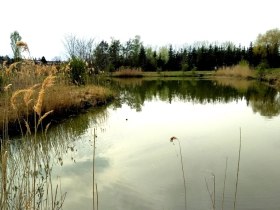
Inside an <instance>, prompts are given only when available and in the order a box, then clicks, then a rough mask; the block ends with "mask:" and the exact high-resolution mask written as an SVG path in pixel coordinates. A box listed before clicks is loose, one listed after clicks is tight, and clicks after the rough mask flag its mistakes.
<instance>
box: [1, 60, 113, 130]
mask: <svg viewBox="0 0 280 210" xmlns="http://www.w3.org/2000/svg"><path fill="white" fill-rule="evenodd" d="M68 71H69V69H68V68H58V67H57V66H41V65H35V64H34V63H33V62H32V61H23V62H18V63H14V64H12V65H10V66H9V67H8V66H4V67H3V70H2V71H1V74H2V75H1V77H2V78H3V81H4V84H8V85H6V86H5V87H4V88H3V92H2V94H1V95H0V98H1V100H0V122H1V124H2V125H3V126H0V130H5V129H7V128H4V127H5V126H4V124H5V125H6V127H7V126H8V127H9V126H13V125H16V124H18V123H19V122H20V123H21V124H23V123H24V121H23V120H24V119H28V118H30V117H32V116H34V115H38V116H39V117H41V116H44V114H45V113H47V112H49V111H52V112H51V113H49V114H52V118H57V117H65V116H67V115H68V114H72V113H78V112H79V111H81V110H82V109H85V108H88V107H91V106H95V105H99V104H104V103H106V102H108V101H109V100H111V99H112V98H113V93H112V91H110V90H109V89H107V88H104V87H100V86H95V85H86V86H75V85H73V84H71V83H70V82H69V76H68V75H69V74H68ZM49 114H48V115H49ZM45 117H46V116H45ZM32 126H34V125H32ZM24 127H25V126H24Z"/></svg>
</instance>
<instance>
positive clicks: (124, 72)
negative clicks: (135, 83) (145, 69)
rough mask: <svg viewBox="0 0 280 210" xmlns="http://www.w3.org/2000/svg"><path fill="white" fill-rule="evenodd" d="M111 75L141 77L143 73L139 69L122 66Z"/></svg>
mask: <svg viewBox="0 0 280 210" xmlns="http://www.w3.org/2000/svg"><path fill="white" fill-rule="evenodd" d="M113 76H116V77H142V76H143V73H142V70H141V69H129V68H124V69H120V70H118V71H116V72H115V73H114V74H113Z"/></svg>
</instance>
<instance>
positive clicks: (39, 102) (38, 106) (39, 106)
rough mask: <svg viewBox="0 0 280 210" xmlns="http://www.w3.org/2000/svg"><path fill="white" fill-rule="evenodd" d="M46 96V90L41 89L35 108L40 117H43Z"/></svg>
mask: <svg viewBox="0 0 280 210" xmlns="http://www.w3.org/2000/svg"><path fill="white" fill-rule="evenodd" d="M44 95H45V89H43V88H41V90H40V91H39V95H38V98H37V102H36V104H35V106H34V111H35V112H36V113H37V115H38V116H41V112H42V105H43V100H44Z"/></svg>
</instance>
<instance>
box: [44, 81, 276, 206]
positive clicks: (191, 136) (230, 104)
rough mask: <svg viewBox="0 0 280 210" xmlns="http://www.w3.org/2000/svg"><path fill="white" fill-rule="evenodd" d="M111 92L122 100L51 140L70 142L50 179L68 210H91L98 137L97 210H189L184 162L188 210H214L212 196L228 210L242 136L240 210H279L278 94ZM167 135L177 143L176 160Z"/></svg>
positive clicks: (224, 88)
mask: <svg viewBox="0 0 280 210" xmlns="http://www.w3.org/2000/svg"><path fill="white" fill-rule="evenodd" d="M107 85H110V86H111V87H113V88H114V89H115V90H118V91H119V92H120V99H119V100H117V101H116V102H115V103H114V104H111V105H110V106H109V107H104V108H102V109H99V110H95V109H94V110H91V111H89V112H88V113H86V114H82V115H80V116H78V117H74V118H72V119H71V120H69V121H66V122H65V123H63V124H62V125H60V126H58V127H57V128H53V129H51V133H50V134H49V135H50V136H56V137H57V136H58V135H61V138H62V139H67V140H65V141H66V142H67V143H65V144H66V145H67V146H65V147H63V148H66V149H65V152H63V153H62V154H61V156H62V157H60V158H61V159H62V161H57V162H58V165H57V166H56V167H55V168H54V172H53V174H54V176H59V177H60V181H61V187H62V189H63V191H65V192H67V197H66V200H65V203H64V209H68V210H71V209H73V210H74V209H75V210H76V209H92V208H93V199H92V197H93V146H92V145H93V139H94V137H93V133H94V129H96V135H97V138H96V154H95V155H96V157H95V183H97V187H98V202H99V209H105V210H109V209H113V210H123V209H126V210H129V209H131V210H132V209H133V210H137V209H139V210H140V209H141V210H143V209H151V210H158V209H174V210H179V209H185V199H184V198H185V191H184V181H183V176H182V165H181V162H180V155H182V157H183V167H184V172H185V178H186V196H187V207H188V209H190V210H196V209H197V210H201V209H211V208H212V205H213V203H212V201H211V196H210V195H209V194H212V198H213V197H214V187H215V205H216V209H221V206H222V200H223V192H224V209H233V203H234V195H235V190H236V189H235V186H236V173H237V161H238V152H239V143H240V135H241V140H242V141H241V142H242V147H241V156H240V157H241V159H240V160H241V161H240V171H239V182H238V189H237V200H236V203H237V204H236V205H237V208H236V209H239V210H248V209H254V210H256V209H260V210H267V209H270V210H273V209H279V208H280V199H279V197H280V182H279V177H280V168H279V162H280V155H279V154H280V139H279V137H280V135H279V125H280V120H279V113H280V101H279V93H278V92H277V91H276V90H274V89H272V88H270V87H267V86H263V85H260V84H256V83H253V82H248V81H246V82H240V81H227V80H219V81H210V80H178V79H176V80H141V79H137V80H117V81H110V84H108V82H107ZM240 130H241V133H240ZM172 136H176V137H177V138H178V139H179V141H180V145H181V149H182V151H181V154H180V148H179V144H178V142H177V141H174V142H170V137H172ZM56 158H57V157H56ZM226 160H228V161H227V171H226ZM61 165H62V166H61ZM225 171H226V180H225ZM214 178H215V186H214ZM224 181H226V185H225V190H223V189H224ZM207 185H208V190H207ZM213 200H214V198H213ZM95 201H96V200H95Z"/></svg>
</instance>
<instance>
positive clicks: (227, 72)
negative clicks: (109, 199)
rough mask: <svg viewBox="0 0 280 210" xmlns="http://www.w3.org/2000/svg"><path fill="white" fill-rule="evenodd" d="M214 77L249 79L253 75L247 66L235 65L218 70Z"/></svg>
mask: <svg viewBox="0 0 280 210" xmlns="http://www.w3.org/2000/svg"><path fill="white" fill-rule="evenodd" d="M215 75H216V76H225V77H238V78H245V79H249V78H253V77H254V76H255V73H254V71H253V70H252V69H250V67H249V66H247V65H235V66H233V67H225V68H220V69H218V70H217V71H216V73H215Z"/></svg>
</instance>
